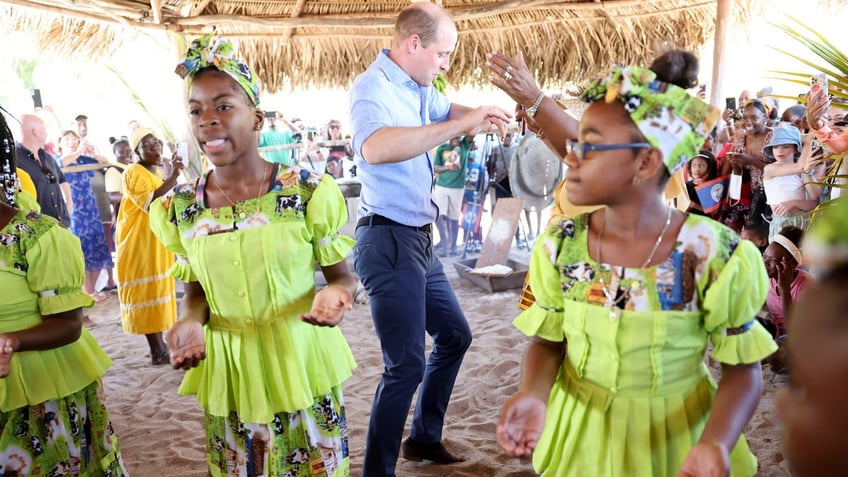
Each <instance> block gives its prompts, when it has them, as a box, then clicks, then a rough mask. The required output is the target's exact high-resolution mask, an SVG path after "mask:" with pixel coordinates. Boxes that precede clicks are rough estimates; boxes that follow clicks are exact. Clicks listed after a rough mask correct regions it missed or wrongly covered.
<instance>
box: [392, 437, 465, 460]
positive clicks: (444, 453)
mask: <svg viewBox="0 0 848 477" xmlns="http://www.w3.org/2000/svg"><path fill="white" fill-rule="evenodd" d="M400 454H401V456H403V458H404V459H406V460H411V461H413V462H422V461H425V460H427V461H430V462H432V463H434V464H455V463H457V462H465V459H464V458H462V457H459V456H455V455H453V454H451V453H450V452H449V451H448V450H447V449H445V445H444V444H442V443H441V442H433V443H427V442H416V441H413V440H412V439H409V438H407V439H406V440H405V441H403V443H402V444H401V446H400Z"/></svg>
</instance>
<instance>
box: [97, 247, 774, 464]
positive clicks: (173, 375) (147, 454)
mask: <svg viewBox="0 0 848 477" xmlns="http://www.w3.org/2000/svg"><path fill="white" fill-rule="evenodd" d="M511 256H512V257H513V258H515V259H518V260H522V261H526V259H527V256H528V252H527V251H525V250H517V249H515V248H514V249H513V252H512V255H511ZM445 269H446V271H447V273H448V276H449V278H450V280H451V284H452V285H453V287H454V290H455V291H456V294H457V296H458V298H459V301H460V303H461V304H462V307H463V309H464V311H465V313H466V316H467V318H468V321H469V324H470V326H471V329H472V331H473V333H474V343H473V344H472V345H471V348H470V349H469V351H468V354H467V355H466V358H465V361H464V363H463V366H462V370H461V372H460V375H459V378H458V380H457V384H456V387H455V389H454V392H453V400H452V402H451V405H450V407H449V409H448V416H447V422H446V428H445V432H444V435H445V438H446V440H447V443H448V445H449V447H450V448H451V449H454V450H457V451H458V452H460V453H461V454H463V455H464V456H465V457H467V461H466V462H464V463H462V464H458V465H452V466H434V465H421V464H415V463H411V462H406V461H404V460H403V459H401V460H400V462H399V465H398V475H400V476H422V477H423V476H433V477H435V476H458V477H459V476H467V477H472V476H473V477H483V476H498V477H507V476H509V477H520V476H532V475H535V474H534V473H533V471H532V468H531V466H530V464H529V462H528V461H524V460H519V459H512V458H509V457H507V456H505V455H504V454H503V453H502V452H500V450H499V448H498V446H497V444H496V443H495V423H496V420H497V416H498V413H499V411H500V408H501V405H502V404H503V402H504V400H505V399H506V398H507V396H509V395H510V394H511V393H512V392H514V390H515V388H516V386H517V383H518V376H519V365H520V360H521V354H522V352H523V349H524V346H525V343H526V338H525V337H524V336H523V335H521V334H520V333H519V332H518V331H517V330H515V329H514V328H513V327H512V326H511V321H512V319H513V318H514V317H515V315H516V314H517V310H516V308H515V303H516V299H517V296H518V290H508V291H502V292H496V293H489V292H487V291H485V290H483V289H481V288H478V287H476V286H475V285H472V284H471V283H469V282H467V281H465V280H463V279H461V278H459V277H458V276H457V273H456V270H455V269H454V266H453V265H452V263H451V262H450V261H447V260H446V261H445ZM118 316H119V314H118V300H117V296H114V295H112V296H111V297H110V298H109V299H108V300H106V301H103V302H101V303H98V304H97V305H96V306H95V307H94V308H93V309H91V310H90V317H91V319H92V320H93V322H94V326H92V327H91V332H92V333H93V334H94V336H95V337H96V338H97V339H98V341H99V342H100V344H101V346H102V347H103V348H104V349H105V351H106V353H108V355H109V356H110V357H111V358H112V360H113V361H114V365H113V367H112V368H111V369H110V370H109V372H108V373H107V374H106V376H105V377H104V380H103V382H104V386H105V390H106V394H107V405H108V408H109V411H110V413H111V417H112V422H113V425H114V427H115V431H116V432H117V434H118V438H119V442H120V446H121V448H122V450H123V456H124V460H125V463H126V465H127V467H128V469H129V471H130V472H131V474H132V475H137V476H156V477H169V476H204V475H206V470H205V457H204V444H203V435H204V434H203V425H202V413H201V410H200V408H199V406H198V405H197V402H196V401H195V399H194V398H193V397H187V396H179V395H178V394H177V387H178V385H179V383H180V380H181V378H182V375H183V373H182V372H181V371H176V370H173V369H170V367H168V366H164V367H153V366H151V365H150V364H149V363H150V357H149V355H148V351H147V345H146V343H145V340H144V338H143V337H141V336H133V335H125V334H124V333H123V331H122V329H121V327H120V325H119V323H118V322H119V318H118ZM342 329H343V331H344V333H345V336H346V337H347V339H348V341H349V342H350V344H351V348H352V349H353V352H354V355H355V356H356V360H357V363H358V368H357V369H356V371H355V373H354V376H353V377H352V378H351V379H350V380H349V381H348V382H347V383H346V384H345V398H346V402H347V412H348V425H349V429H350V439H351V442H350V449H351V461H352V475H359V473H360V469H361V465H362V456H363V451H364V446H365V435H366V430H367V425H368V416H369V410H370V406H371V399H372V396H373V394H374V390H375V388H376V386H377V383H378V382H379V379H380V373H381V372H382V359H381V355H380V348H379V344H378V342H377V340H376V337H375V334H374V329H373V325H372V322H371V318H370V312H369V309H368V306H367V305H357V306H356V307H355V308H354V310H353V311H351V312H349V313H348V315H347V316H346V318H345V321H344V322H343V323H342ZM784 384H785V378H784V377H775V376H774V375H772V373H771V372H770V371H769V370H768V369H766V370H765V371H764V393H763V399H762V401H761V402H760V405H759V408H758V409H757V412H756V414H755V415H754V417H753V419H752V420H751V422H750V424H749V425H748V427H747V430H746V434H747V436H748V440H749V443H750V446H751V448H752V450H753V451H754V453H755V454H756V455H757V457H758V458H759V461H760V472H759V474H758V475H761V476H788V475H790V474H789V472H788V470H787V465H786V462H785V461H784V458H783V454H782V451H781V449H780V431H779V427H778V423H777V418H776V416H775V412H774V395H775V392H776V390H777V389H779V388H780V387H781V386H783V385H784ZM407 429H408V424H407Z"/></svg>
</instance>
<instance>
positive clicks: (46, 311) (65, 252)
mask: <svg viewBox="0 0 848 477" xmlns="http://www.w3.org/2000/svg"><path fill="white" fill-rule="evenodd" d="M27 242H29V241H27ZM24 245H25V249H24V254H25V256H26V261H27V264H28V267H29V268H28V269H27V282H28V284H29V287H30V290H32V291H33V293H36V294H38V309H39V312H40V313H41V314H42V315H55V314H56V313H62V312H65V311H70V310H75V309H77V308H88V307H90V306H92V305H94V300H93V299H92V298H91V297H90V296H89V295H88V294H87V293H84V292H83V291H82V284H83V282H84V281H85V260H84V258H83V255H82V248H80V241H79V239H78V238H76V237H75V236H74V235H73V234H72V233H71V231H70V230H68V229H66V228H64V227H61V226H60V225H59V224H58V223H56V224H54V225H53V226H51V227H49V228H48V229H47V230H45V231H44V232H43V233H41V234H39V235H38V236H36V237H34V238H33V239H32V242H29V243H25V244H24Z"/></svg>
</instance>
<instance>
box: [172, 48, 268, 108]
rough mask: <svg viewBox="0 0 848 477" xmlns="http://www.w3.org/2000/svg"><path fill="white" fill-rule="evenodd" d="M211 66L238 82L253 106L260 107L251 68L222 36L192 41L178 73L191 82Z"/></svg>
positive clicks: (255, 81) (257, 88)
mask: <svg viewBox="0 0 848 477" xmlns="http://www.w3.org/2000/svg"><path fill="white" fill-rule="evenodd" d="M210 66H211V67H213V68H217V69H218V70H220V71H223V72H224V73H226V74H228V75H230V77H232V78H233V79H234V80H236V83H238V85H239V86H241V88H242V89H243V90H244V92H245V93H247V97H248V98H250V100H251V101H253V105H254V106H256V107H257V108H258V107H259V82H258V81H257V79H256V77H255V76H253V73H252V72H251V71H250V68H248V66H247V65H246V64H244V63H242V62H240V61H239V60H237V59H236V58H235V48H233V44H232V43H230V42H229V41H227V40H225V39H224V38H222V37H220V36H213V35H211V34H210V35H204V36H202V37H200V38H197V39H195V40H194V41H192V42H191V44H190V45H189V47H188V50H187V51H186V54H185V58H184V59H183V61H182V62H181V63H180V64H179V65H177V69H176V73H177V74H178V75H180V77H181V78H186V77H188V79H189V80H191V79H192V78H194V75H196V74H197V72H198V71H200V70H201V69H203V68H206V67H210Z"/></svg>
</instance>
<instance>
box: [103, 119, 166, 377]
mask: <svg viewBox="0 0 848 477" xmlns="http://www.w3.org/2000/svg"><path fill="white" fill-rule="evenodd" d="M130 147H132V149H133V150H134V151H135V152H136V153H137V154H138V157H139V160H138V162H137V163H135V164H133V165H131V166H129V167H128V168H127V169H126V171H124V174H123V185H122V188H123V194H124V197H123V199H121V208H120V210H119V212H118V225H117V229H116V232H115V235H116V237H115V244H116V249H117V262H116V266H117V272H118V297H119V299H120V301H121V321H122V323H123V325H124V332H126V333H132V334H143V335H145V337H146V338H147V344H148V345H150V358H151V361H152V363H153V364H154V365H160V364H167V363H168V362H169V361H170V358H169V357H168V347H167V346H165V341H164V339H163V338H162V332H163V331H166V330H168V329H170V328H171V325H173V324H174V321H175V320H176V317H177V300H176V294H175V282H174V278H173V277H171V275H170V274H169V273H168V270H169V269H170V268H171V266H172V265H173V264H174V255H173V254H172V253H171V252H169V251H167V250H166V249H165V247H163V246H162V244H161V243H160V242H159V240H157V239H156V237H155V236H154V235H153V232H151V230H150V224H149V221H148V215H147V209H148V207H149V205H150V203H151V202H152V201H153V199H156V198H157V197H160V196H162V195H164V194H165V193H166V192H167V191H169V190H171V189H173V188H174V186H176V185H177V177H178V176H179V174H180V171H182V169H183V164H182V160H181V159H180V158H179V157H177V156H176V155H175V156H174V160H173V167H172V168H171V174H170V175H169V176H168V178H167V179H163V178H162V176H161V174H160V173H159V171H158V170H157V168H158V166H160V165H161V163H162V155H161V154H162V141H160V140H159V139H158V138H157V137H156V135H155V133H154V132H153V131H152V130H150V129H148V128H139V129H137V130H136V131H135V132H133V135H132V138H130Z"/></svg>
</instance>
